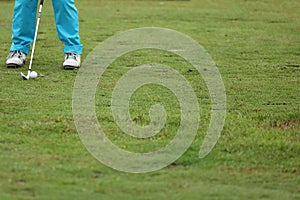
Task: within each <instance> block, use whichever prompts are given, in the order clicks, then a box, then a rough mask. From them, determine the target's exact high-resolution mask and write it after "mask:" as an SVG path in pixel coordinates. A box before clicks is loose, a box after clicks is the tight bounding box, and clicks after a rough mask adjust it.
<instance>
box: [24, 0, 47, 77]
mask: <svg viewBox="0 0 300 200" xmlns="http://www.w3.org/2000/svg"><path fill="white" fill-rule="evenodd" d="M43 4H44V0H41V1H40V8H39V12H38V18H37V22H36V27H35V34H34V40H33V46H32V51H31V57H30V63H29V66H28V72H27V76H26V75H25V74H23V72H21V76H22V78H23V80H28V79H29V78H30V77H29V76H30V72H31V67H32V60H33V55H34V50H35V43H36V38H37V34H38V30H39V24H40V20H41V13H42V9H43Z"/></svg>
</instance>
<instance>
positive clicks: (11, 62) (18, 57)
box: [6, 51, 26, 68]
mask: <svg viewBox="0 0 300 200" xmlns="http://www.w3.org/2000/svg"><path fill="white" fill-rule="evenodd" d="M25 61H26V54H24V53H22V52H21V51H12V52H10V53H9V54H8V56H7V58H6V66H7V67H8V68H11V67H15V68H16V67H22V65H23V64H25Z"/></svg>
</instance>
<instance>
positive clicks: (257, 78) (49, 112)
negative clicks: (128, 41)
mask: <svg viewBox="0 0 300 200" xmlns="http://www.w3.org/2000/svg"><path fill="white" fill-rule="evenodd" d="M76 3H77V7H78V10H79V13H80V28H81V39H82V42H83V44H84V54H83V59H84V57H86V56H87V55H88V54H89V52H91V51H92V50H93V49H94V48H95V47H96V46H97V45H98V44H99V42H101V41H103V40H105V39H107V38H109V37H110V36H112V35H114V34H116V33H118V32H119V31H125V30H128V29H131V28H138V27H149V26H155V27H165V28H170V29H174V30H177V31H179V32H182V33H184V34H187V35H189V36H190V37H192V38H194V39H195V40H197V41H198V42H199V44H201V45H202V46H204V47H205V48H206V50H207V51H208V52H209V53H210V55H211V56H212V58H213V59H214V61H215V62H216V63H217V65H218V69H219V71H220V73H221V74H222V78H223V81H224V84H225V87H226V94H227V117H226V123H225V127H224V130H223V132H222V136H221V138H220V139H219V141H218V143H217V145H216V146H215V148H214V149H213V151H212V152H211V153H210V154H209V155H208V156H207V157H206V158H204V159H198V157H197V155H198V151H199V148H200V144H201V142H202V139H203V136H204V134H205V130H206V128H207V123H208V120H209V116H210V115H209V108H210V107H209V105H210V102H209V99H208V94H207V89H206V87H205V84H204V83H203V81H202V79H201V77H200V76H199V75H198V74H197V73H195V72H193V71H192V72H189V70H188V69H190V66H189V65H188V64H187V63H185V62H184V61H183V60H181V59H180V58H177V57H176V56H174V55H169V54H167V53H163V52H157V51H152V50H151V51H140V52H133V53H131V54H128V55H125V56H123V57H122V58H119V59H118V60H116V62H114V63H113V65H111V66H110V67H109V69H108V70H107V71H106V72H105V74H104V76H103V78H102V79H101V83H99V87H98V90H97V94H96V108H97V116H98V119H99V122H100V123H101V125H102V126H103V127H104V129H105V131H106V132H107V133H108V136H109V138H110V139H112V140H113V141H114V142H115V143H116V144H117V145H118V146H120V147H122V148H124V149H127V150H131V151H138V152H143V151H149V150H153V149H157V148H159V147H161V146H163V145H165V144H167V143H168V141H170V139H171V138H172V137H171V136H172V135H173V134H174V132H175V131H176V130H177V129H176V128H177V127H178V112H177V111H178V103H177V101H176V99H174V98H173V97H174V96H173V95H172V94H171V93H169V92H168V91H167V90H165V89H164V88H161V87H153V86H147V87H143V88H140V89H139V90H138V91H137V93H136V94H134V96H133V97H132V102H131V111H132V116H133V118H134V119H135V120H136V122H137V123H139V124H147V123H148V122H149V116H148V110H149V108H150V106H151V105H153V103H156V102H162V103H163V104H164V105H165V108H166V110H167V111H168V114H169V117H168V120H167V125H166V128H165V130H163V132H161V133H159V134H158V135H157V136H156V137H153V138H152V139H151V140H143V141H141V140H137V139H132V138H130V137H128V136H125V135H124V134H121V132H120V130H119V129H118V127H117V126H116V124H115V123H114V121H113V118H112V116H111V113H110V97H111V91H112V89H113V86H114V84H115V82H116V81H117V80H118V78H120V77H121V76H122V74H124V73H125V72H126V71H128V70H129V69H131V68H132V67H134V66H138V65H140V64H143V63H148V62H153V61H155V62H157V61H159V62H161V63H164V64H166V65H169V66H172V67H174V68H176V69H177V70H179V71H180V73H181V74H183V75H184V76H185V77H186V78H187V79H188V80H189V81H190V82H191V84H192V86H193V88H196V90H197V97H198V99H199V103H200V105H201V109H202V110H201V123H200V124H199V127H200V129H199V133H198V135H197V137H196V139H195V141H194V143H193V144H192V146H191V147H190V148H189V150H188V151H187V152H186V153H185V154H184V155H183V156H182V157H181V158H180V159H179V160H177V161H176V162H175V163H174V164H172V165H171V166H169V167H167V168H165V169H162V170H160V171H156V172H152V173H147V174H128V173H123V172H119V171H116V170H113V169H110V168H108V167H106V166H104V165H102V164H101V163H99V162H98V161H97V160H96V159H94V158H93V157H92V156H91V154H89V153H88V151H87V150H86V149H85V147H84V146H83V144H82V143H81V141H80V138H79V136H78V134H77V131H76V128H75V125H74V121H73V116H72V89H73V84H74V80H75V78H76V73H77V72H76V71H64V70H62V68H61V64H62V62H63V53H62V44H61V43H60V42H59V40H58V39H57V33H56V30H55V25H54V19H53V10H52V7H51V2H50V1H45V6H44V10H43V14H42V20H41V25H40V34H39V36H38V43H37V49H36V53H35V59H34V65H33V68H34V70H36V71H37V72H39V73H41V74H44V75H45V77H43V78H39V79H37V80H35V81H23V80H21V78H20V76H19V73H20V72H21V71H23V72H24V71H26V67H27V65H26V67H24V68H22V69H7V68H6V67H5V64H4V63H5V57H6V56H7V54H8V51H9V47H10V42H11V30H10V27H11V16H12V13H13V1H1V3H0V5H1V12H0V42H1V46H0V63H2V64H1V65H0V66H1V67H0V84H1V89H0V94H1V95H0V124H1V126H0V152H1V154H0V199H300V187H299V185H300V171H299V169H300V159H299V154H300V96H299V94H300V87H299V84H300V63H299V60H300V47H299V44H300V37H299V35H300V29H299V27H300V21H299V18H300V14H299V8H300V3H299V1H296V0H294V1H293V0H288V1H279V0H275V1H233V0H232V1H226V2H224V1H219V0H216V1H208V0H199V1H196V0H194V1H154V0H153V1H150V0H140V1H133V0H128V1H125V0H124V1H120V0H116V1H102V0H77V1H76ZM49 58H51V59H49ZM199 83H200V84H199ZM162 94H163V95H162ZM174 108H175V109H174Z"/></svg>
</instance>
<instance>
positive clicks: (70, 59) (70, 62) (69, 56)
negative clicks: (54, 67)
mask: <svg viewBox="0 0 300 200" xmlns="http://www.w3.org/2000/svg"><path fill="white" fill-rule="evenodd" d="M63 67H64V69H78V68H79V67H80V55H78V54H76V53H72V52H69V53H66V54H65V62H64V63H63Z"/></svg>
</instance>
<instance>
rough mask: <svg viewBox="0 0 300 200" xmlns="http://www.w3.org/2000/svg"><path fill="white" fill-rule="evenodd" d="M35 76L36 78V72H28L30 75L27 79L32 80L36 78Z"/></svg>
mask: <svg viewBox="0 0 300 200" xmlns="http://www.w3.org/2000/svg"><path fill="white" fill-rule="evenodd" d="M37 76H38V74H37V73H36V71H32V72H30V74H29V78H32V79H35V78H37Z"/></svg>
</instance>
